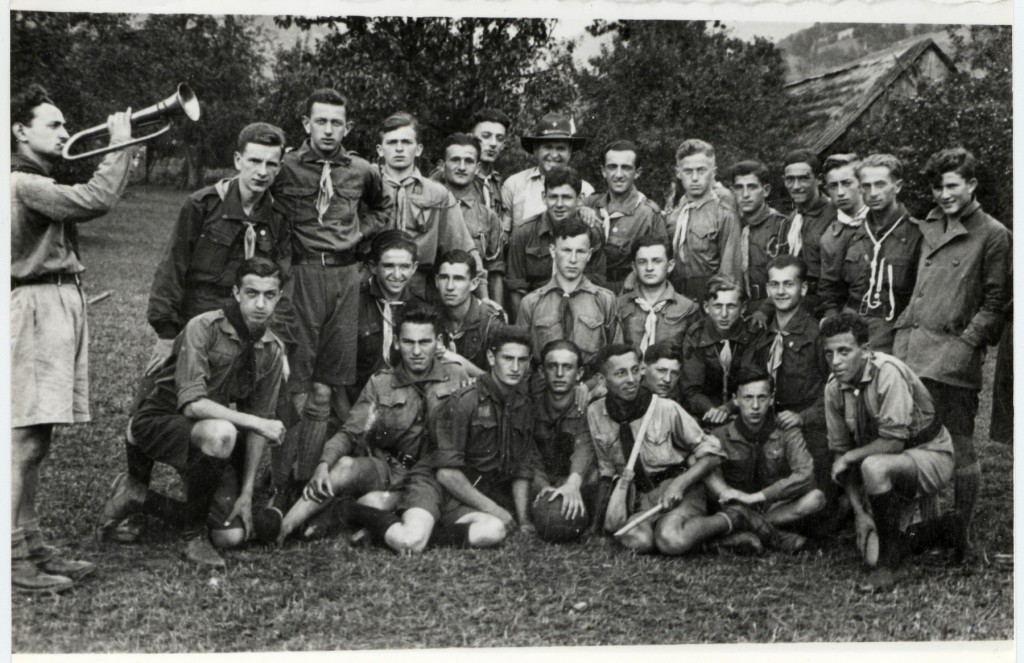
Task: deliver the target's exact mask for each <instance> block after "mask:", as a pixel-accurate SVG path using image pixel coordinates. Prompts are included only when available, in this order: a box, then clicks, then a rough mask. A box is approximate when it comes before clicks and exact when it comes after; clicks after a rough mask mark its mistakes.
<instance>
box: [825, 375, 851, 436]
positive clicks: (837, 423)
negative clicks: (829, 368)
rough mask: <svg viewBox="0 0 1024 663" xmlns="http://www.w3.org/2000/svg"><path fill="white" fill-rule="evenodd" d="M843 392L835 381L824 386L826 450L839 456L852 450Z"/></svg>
mask: <svg viewBox="0 0 1024 663" xmlns="http://www.w3.org/2000/svg"><path fill="white" fill-rule="evenodd" d="M843 399H844V396H843V392H842V390H841V389H839V383H838V382H836V380H835V379H832V380H829V382H828V384H826V385H825V427H826V429H827V430H828V448H829V449H830V450H831V451H832V453H834V454H841V453H845V452H847V451H849V450H850V449H852V448H853V440H852V439H851V437H850V429H849V428H848V427H847V425H846V415H845V408H844V405H843Z"/></svg>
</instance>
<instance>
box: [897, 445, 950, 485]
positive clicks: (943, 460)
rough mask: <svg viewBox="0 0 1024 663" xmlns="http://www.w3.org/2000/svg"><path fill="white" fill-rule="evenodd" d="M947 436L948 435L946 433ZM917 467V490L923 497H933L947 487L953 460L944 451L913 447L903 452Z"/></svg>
mask: <svg viewBox="0 0 1024 663" xmlns="http://www.w3.org/2000/svg"><path fill="white" fill-rule="evenodd" d="M946 435H949V433H946ZM903 455H904V456H909V457H910V459H911V460H913V461H914V465H916V466H917V489H918V492H919V493H921V494H924V495H934V494H936V493H938V492H940V491H941V490H942V489H943V488H945V487H946V486H948V485H949V482H950V480H951V479H952V478H953V466H954V465H955V460H954V458H953V454H952V453H951V452H949V451H945V450H936V449H928V448H925V447H914V448H913V449H907V450H906V451H904V452H903Z"/></svg>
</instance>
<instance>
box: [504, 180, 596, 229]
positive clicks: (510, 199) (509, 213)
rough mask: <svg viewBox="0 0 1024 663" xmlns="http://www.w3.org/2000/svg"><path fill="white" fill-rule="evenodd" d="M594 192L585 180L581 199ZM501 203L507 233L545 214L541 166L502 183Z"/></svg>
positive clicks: (545, 206)
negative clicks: (528, 220)
mask: <svg viewBox="0 0 1024 663" xmlns="http://www.w3.org/2000/svg"><path fill="white" fill-rule="evenodd" d="M592 193H594V187H592V186H590V183H589V182H587V181H586V180H583V186H581V187H580V200H581V201H582V200H586V198H587V196H590V195H591V194H592ZM501 205H502V207H503V208H504V215H503V216H502V219H501V224H502V228H503V229H504V231H505V232H506V233H511V232H513V231H515V229H516V228H518V227H519V226H521V225H522V224H523V223H524V222H525V221H526V220H527V219H532V218H533V217H535V216H537V215H538V214H543V213H544V210H546V209H547V204H545V202H544V176H543V175H542V174H541V172H540V168H538V167H536V166H534V167H533V168H527V169H526V170H521V171H519V172H518V173H516V174H515V175H512V176H511V177H509V178H508V179H507V180H505V183H504V184H502V185H501Z"/></svg>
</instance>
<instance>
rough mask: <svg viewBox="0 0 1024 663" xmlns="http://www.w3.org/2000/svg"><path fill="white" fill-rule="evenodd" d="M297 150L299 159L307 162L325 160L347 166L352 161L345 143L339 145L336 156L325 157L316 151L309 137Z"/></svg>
mask: <svg viewBox="0 0 1024 663" xmlns="http://www.w3.org/2000/svg"><path fill="white" fill-rule="evenodd" d="M297 151H298V156H299V159H300V160H301V161H305V162H307V163H320V162H322V161H325V160H326V161H330V162H331V163H332V164H334V165H340V166H347V165H349V164H351V163H352V157H351V155H349V153H348V152H347V151H346V150H345V146H343V145H339V146H338V151H337V152H336V153H335V154H334V156H332V157H325V156H322V155H321V154H320V153H319V152H317V151H316V149H315V148H314V147H313V145H312V144H311V143H310V142H309V139H308V138H307V139H306V140H305V141H303V142H302V145H301V146H300V147H299V149H298V150H297Z"/></svg>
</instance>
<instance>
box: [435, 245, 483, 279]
mask: <svg viewBox="0 0 1024 663" xmlns="http://www.w3.org/2000/svg"><path fill="white" fill-rule="evenodd" d="M446 262H447V263H450V264H452V265H466V266H467V267H469V278H471V279H472V278H475V277H476V274H477V272H476V260H474V259H473V256H471V255H469V253H468V252H467V251H464V250H462V249H452V250H450V251H445V252H444V253H443V254H441V259H440V260H438V261H437V269H438V271H440V270H441V265H443V264H445V263H446Z"/></svg>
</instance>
